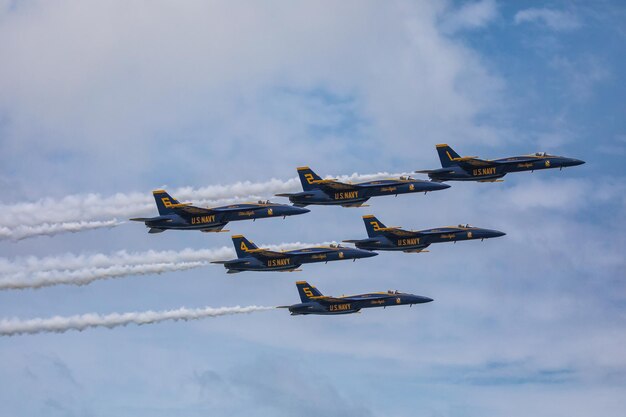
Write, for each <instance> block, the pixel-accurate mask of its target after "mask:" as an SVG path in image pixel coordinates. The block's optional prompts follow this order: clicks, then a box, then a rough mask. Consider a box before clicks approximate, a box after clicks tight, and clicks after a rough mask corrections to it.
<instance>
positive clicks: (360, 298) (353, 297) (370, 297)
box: [340, 293, 389, 302]
mask: <svg viewBox="0 0 626 417" xmlns="http://www.w3.org/2000/svg"><path fill="white" fill-rule="evenodd" d="M387 298H389V294H386V293H385V294H380V295H370V294H366V295H349V296H347V297H341V298H340V300H341V301H344V302H345V301H378V300H386V299H387Z"/></svg>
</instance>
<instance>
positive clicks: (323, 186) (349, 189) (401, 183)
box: [276, 167, 450, 207]
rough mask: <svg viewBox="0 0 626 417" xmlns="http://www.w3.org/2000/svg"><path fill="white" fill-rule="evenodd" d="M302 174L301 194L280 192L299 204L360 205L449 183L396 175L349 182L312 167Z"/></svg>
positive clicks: (443, 187) (301, 168)
mask: <svg viewBox="0 0 626 417" xmlns="http://www.w3.org/2000/svg"><path fill="white" fill-rule="evenodd" d="M298 175H299V177H300V182H301V183H302V189H303V191H302V192H300V193H284V194H276V196H278V197H288V198H289V201H291V203H293V205H294V206H297V207H305V206H308V205H310V204H318V205H338V206H342V207H360V206H361V205H363V203H365V202H366V201H367V200H369V199H370V198H371V197H378V196H385V195H396V196H397V195H398V194H407V193H420V192H423V193H427V192H429V191H437V190H444V189H446V188H449V187H450V186H449V185H446V184H442V183H440V182H432V181H423V180H416V179H414V178H411V177H400V178H392V179H387V180H377V181H368V182H360V183H354V184H353V183H345V182H339V181H337V180H334V179H325V180H323V179H322V178H320V176H319V175H317V174H316V173H315V172H313V170H311V169H310V168H309V167H300V168H298Z"/></svg>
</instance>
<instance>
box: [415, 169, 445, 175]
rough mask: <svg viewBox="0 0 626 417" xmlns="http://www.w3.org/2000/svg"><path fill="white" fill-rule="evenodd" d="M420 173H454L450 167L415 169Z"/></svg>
mask: <svg viewBox="0 0 626 417" xmlns="http://www.w3.org/2000/svg"><path fill="white" fill-rule="evenodd" d="M415 172H416V173H418V174H453V173H454V170H453V169H448V168H439V169H422V170H420V171H415Z"/></svg>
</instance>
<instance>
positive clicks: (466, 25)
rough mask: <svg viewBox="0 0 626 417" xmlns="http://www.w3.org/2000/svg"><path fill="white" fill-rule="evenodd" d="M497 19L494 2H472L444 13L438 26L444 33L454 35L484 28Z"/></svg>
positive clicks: (496, 9)
mask: <svg viewBox="0 0 626 417" xmlns="http://www.w3.org/2000/svg"><path fill="white" fill-rule="evenodd" d="M497 17H498V7H497V5H496V2H495V0H481V1H472V2H467V3H465V4H463V5H462V6H461V7H459V8H456V9H452V10H449V11H446V12H445V14H443V16H442V17H441V21H440V26H441V29H442V31H443V32H445V33H450V34H452V33H456V32H459V31H463V30H471V29H478V28H482V27H485V26H486V25H487V24H489V23H491V22H492V21H493V20H495V19H496V18H497Z"/></svg>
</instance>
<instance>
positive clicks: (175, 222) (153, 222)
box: [130, 190, 310, 233]
mask: <svg viewBox="0 0 626 417" xmlns="http://www.w3.org/2000/svg"><path fill="white" fill-rule="evenodd" d="M152 194H153V195H154V200H155V201H156V205H157V209H158V210H159V215H158V216H157V217H146V218H144V217H140V218H134V219H130V220H132V221H136V222H144V223H145V224H146V227H148V228H150V230H149V231H148V233H161V232H164V231H166V230H170V229H173V230H200V231H201V232H227V231H228V230H222V229H223V228H224V226H226V224H227V223H228V222H232V221H237V220H250V219H252V220H254V219H263V218H266V217H283V218H285V217H286V216H293V215H296V214H304V213H308V212H309V211H310V210H308V209H305V208H300V207H293V206H289V205H287V204H277V203H272V202H269V201H259V202H258V203H240V204H232V205H230V206H222V207H212V208H202V207H195V206H192V205H191V203H183V204H181V203H179V202H178V200H176V199H175V198H173V197H172V196H170V195H169V194H168V193H167V192H165V191H164V190H156V191H153V192H152Z"/></svg>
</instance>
